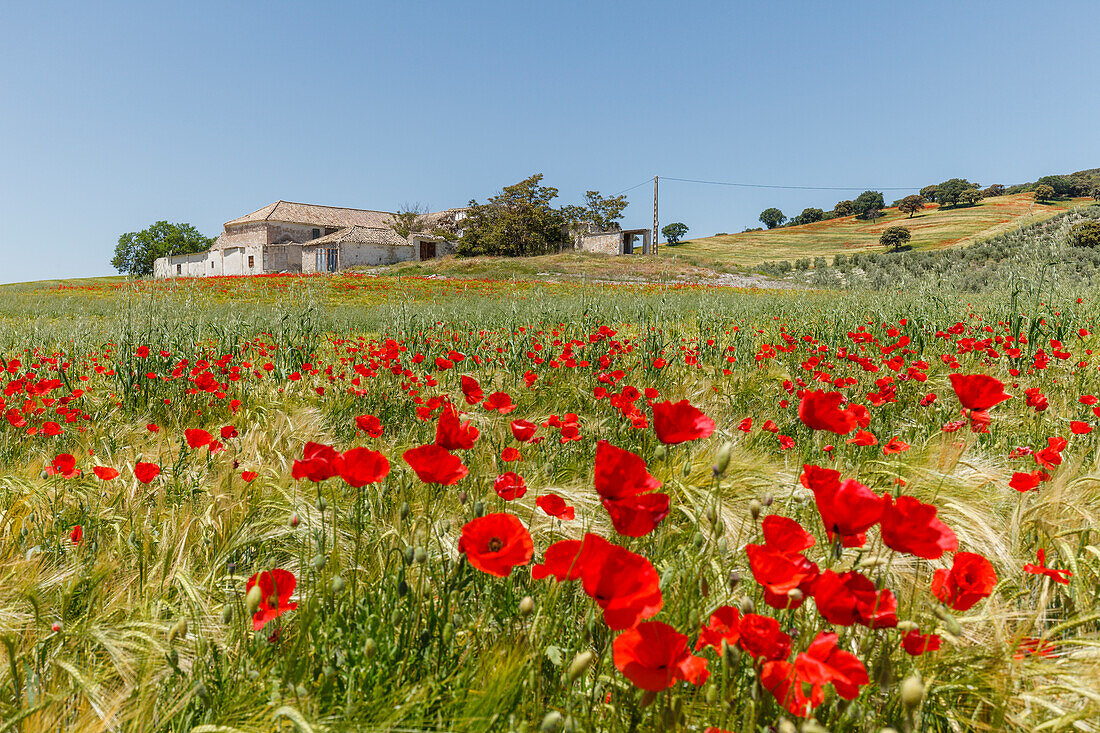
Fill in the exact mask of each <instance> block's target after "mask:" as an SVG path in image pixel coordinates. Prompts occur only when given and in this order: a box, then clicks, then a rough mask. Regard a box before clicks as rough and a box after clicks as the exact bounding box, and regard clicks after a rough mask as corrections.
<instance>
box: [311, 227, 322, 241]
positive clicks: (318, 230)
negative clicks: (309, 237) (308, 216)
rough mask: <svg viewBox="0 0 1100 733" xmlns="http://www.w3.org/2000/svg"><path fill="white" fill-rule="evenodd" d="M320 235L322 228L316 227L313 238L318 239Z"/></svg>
mask: <svg viewBox="0 0 1100 733" xmlns="http://www.w3.org/2000/svg"><path fill="white" fill-rule="evenodd" d="M320 236H321V230H320V229H314V230H313V238H314V239H317V238H318V237H320Z"/></svg>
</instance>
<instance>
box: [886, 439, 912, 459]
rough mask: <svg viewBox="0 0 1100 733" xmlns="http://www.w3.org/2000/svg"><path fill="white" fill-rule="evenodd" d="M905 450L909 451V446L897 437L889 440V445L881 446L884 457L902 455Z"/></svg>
mask: <svg viewBox="0 0 1100 733" xmlns="http://www.w3.org/2000/svg"><path fill="white" fill-rule="evenodd" d="M907 450H909V444H908V443H906V442H905V441H903V440H902V439H901V438H899V437H897V436H894V437H893V438H891V439H890V442H889V443H887V444H886V445H884V446H882V454H883V455H884V456H892V455H895V454H897V453H904V452H905V451H907Z"/></svg>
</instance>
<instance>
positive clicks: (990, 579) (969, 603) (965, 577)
mask: <svg viewBox="0 0 1100 733" xmlns="http://www.w3.org/2000/svg"><path fill="white" fill-rule="evenodd" d="M996 585H997V573H996V571H994V570H993V564H992V563H990V562H989V560H986V559H985V558H984V557H982V556H981V555H978V554H977V553H973V552H956V553H955V557H954V558H953V560H952V562H951V569H950V570H946V569H943V568H941V569H939V570H937V571H936V572H935V574H933V576H932V595H934V596H936V598H938V599H939V600H940V602H942V603H944V604H946V605H947V606H948V607H949V608H951V609H953V610H955V611H969V610H970V609H971V608H973V607H974V606H975V605H977V603H978V601H980V600H982V599H983V598H986V597H988V596H989V594H991V593H992V592H993V588H994V587H995V586H996Z"/></svg>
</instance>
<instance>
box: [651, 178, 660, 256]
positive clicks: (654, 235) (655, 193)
mask: <svg viewBox="0 0 1100 733" xmlns="http://www.w3.org/2000/svg"><path fill="white" fill-rule="evenodd" d="M658 234H659V230H658V229H657V176H653V247H652V249H653V254H657V235H658Z"/></svg>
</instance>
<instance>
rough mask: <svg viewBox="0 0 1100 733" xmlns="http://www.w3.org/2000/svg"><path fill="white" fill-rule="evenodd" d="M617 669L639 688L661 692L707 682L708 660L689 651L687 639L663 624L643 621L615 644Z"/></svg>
mask: <svg viewBox="0 0 1100 733" xmlns="http://www.w3.org/2000/svg"><path fill="white" fill-rule="evenodd" d="M612 656H613V657H614V659H615V666H616V667H618V669H619V671H620V672H622V673H623V675H625V676H626V678H627V679H628V680H630V681H631V682H633V683H634V685H635V686H636V687H639V688H641V689H643V690H649V691H651V692H660V691H661V690H666V689H668V688H669V687H671V686H672V685H673V684H674V683H675V682H677V681H678V680H683V681H684V682H690V683H691V684H693V685H696V686H699V685H701V684H703V683H704V682H706V681H707V677H708V676H709V675H710V673H709V672H708V671H707V660H706V659H703V658H702V657H697V656H695V655H694V654H692V653H691V652H690V651H689V650H688V638H687V636H685V635H684V634H681V633H678V632H677V631H676V629H674V628H672V627H671V626H669V625H668V624H665V623H661V622H660V621H644V622H642V623H640V624H638V626H636V627H635V628H633V629H630V630H628V631H624V632H623V633H621V634H619V635H618V636H617V637H616V638H615V641H614V642H613V643H612Z"/></svg>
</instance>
